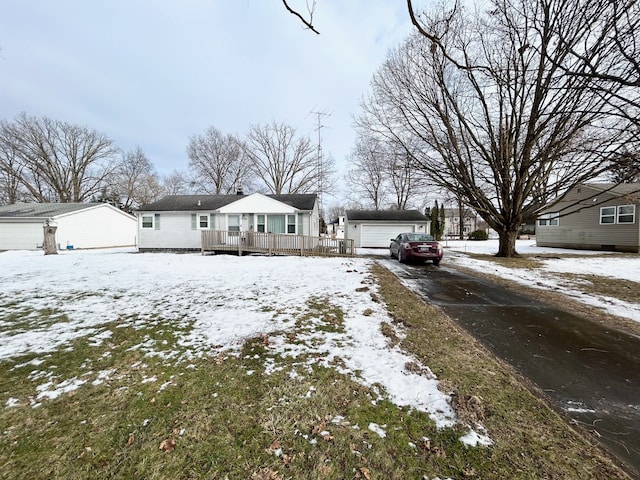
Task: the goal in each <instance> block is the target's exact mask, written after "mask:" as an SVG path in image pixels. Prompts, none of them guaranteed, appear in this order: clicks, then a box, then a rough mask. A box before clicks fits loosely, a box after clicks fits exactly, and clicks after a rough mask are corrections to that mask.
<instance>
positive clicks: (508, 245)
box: [496, 230, 518, 257]
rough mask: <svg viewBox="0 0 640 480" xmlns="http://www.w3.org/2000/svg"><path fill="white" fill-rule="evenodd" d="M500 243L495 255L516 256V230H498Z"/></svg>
mask: <svg viewBox="0 0 640 480" xmlns="http://www.w3.org/2000/svg"><path fill="white" fill-rule="evenodd" d="M498 238H499V240H500V244H499V246H498V253H497V255H496V257H516V256H517V255H518V252H516V238H518V230H503V231H499V232H498Z"/></svg>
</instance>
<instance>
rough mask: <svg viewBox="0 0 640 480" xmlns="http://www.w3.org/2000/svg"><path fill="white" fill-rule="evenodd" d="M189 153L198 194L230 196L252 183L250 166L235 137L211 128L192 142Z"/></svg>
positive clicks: (188, 147) (188, 148)
mask: <svg viewBox="0 0 640 480" xmlns="http://www.w3.org/2000/svg"><path fill="white" fill-rule="evenodd" d="M187 154H188V155H189V160H190V161H189V169H190V171H191V176H192V179H193V183H194V187H195V189H196V191H200V192H204V193H208V194H213V195H219V194H230V193H236V191H237V190H243V189H244V188H245V187H248V186H249V185H250V184H252V183H253V182H252V179H251V178H250V177H251V176H252V173H251V164H250V163H249V162H248V160H247V158H246V157H245V155H244V152H243V150H242V147H241V145H240V142H239V140H238V139H237V138H236V137H235V136H233V135H223V134H222V132H220V131H219V130H218V129H217V128H214V127H209V128H208V129H207V130H206V132H205V133H204V134H202V135H194V136H193V137H191V138H190V139H189V145H188V146H187Z"/></svg>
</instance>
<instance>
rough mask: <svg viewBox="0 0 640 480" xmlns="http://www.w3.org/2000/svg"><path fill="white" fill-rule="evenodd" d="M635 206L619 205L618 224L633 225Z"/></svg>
mask: <svg viewBox="0 0 640 480" xmlns="http://www.w3.org/2000/svg"><path fill="white" fill-rule="evenodd" d="M635 221H636V206H635V205H621V206H619V207H618V223H635Z"/></svg>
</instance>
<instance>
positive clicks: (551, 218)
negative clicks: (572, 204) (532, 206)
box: [538, 212, 560, 227]
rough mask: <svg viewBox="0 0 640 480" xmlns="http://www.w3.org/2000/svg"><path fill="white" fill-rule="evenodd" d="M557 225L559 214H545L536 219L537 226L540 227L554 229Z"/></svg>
mask: <svg viewBox="0 0 640 480" xmlns="http://www.w3.org/2000/svg"><path fill="white" fill-rule="evenodd" d="M559 223H560V214H559V213H557V212H554V213H545V214H544V215H540V216H539V217H538V226H540V227H556V226H558V224H559Z"/></svg>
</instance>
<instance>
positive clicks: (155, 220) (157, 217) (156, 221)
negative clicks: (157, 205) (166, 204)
mask: <svg viewBox="0 0 640 480" xmlns="http://www.w3.org/2000/svg"><path fill="white" fill-rule="evenodd" d="M153 228H155V229H156V230H160V214H159V213H156V214H154V215H153Z"/></svg>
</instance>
